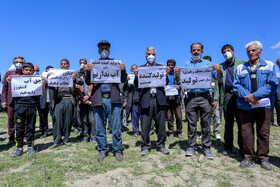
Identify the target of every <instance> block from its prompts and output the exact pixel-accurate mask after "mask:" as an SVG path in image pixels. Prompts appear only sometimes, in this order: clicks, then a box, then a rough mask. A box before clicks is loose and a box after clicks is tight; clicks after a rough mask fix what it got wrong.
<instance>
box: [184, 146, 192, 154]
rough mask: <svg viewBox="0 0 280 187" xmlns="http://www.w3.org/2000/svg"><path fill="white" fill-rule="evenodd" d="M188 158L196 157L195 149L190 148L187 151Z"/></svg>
mask: <svg viewBox="0 0 280 187" xmlns="http://www.w3.org/2000/svg"><path fill="white" fill-rule="evenodd" d="M185 155H186V156H193V155H194V149H193V148H192V147H189V148H188V149H187V150H186V154H185Z"/></svg>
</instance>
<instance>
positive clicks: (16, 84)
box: [11, 75, 42, 97]
mask: <svg viewBox="0 0 280 187" xmlns="http://www.w3.org/2000/svg"><path fill="white" fill-rule="evenodd" d="M11 91H12V96H13V97H28V96H36V95H42V79H41V76H40V75H13V76H12V80H11Z"/></svg>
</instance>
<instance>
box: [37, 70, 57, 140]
mask: <svg viewBox="0 0 280 187" xmlns="http://www.w3.org/2000/svg"><path fill="white" fill-rule="evenodd" d="M50 68H53V67H52V66H47V67H46V72H48V71H49V69H50ZM45 84H46V85H45V94H44V95H42V96H41V97H40V108H41V113H40V132H41V134H42V138H44V137H46V136H48V130H49V126H48V114H49V113H50V115H51V117H52V124H54V114H53V110H52V101H53V97H54V87H49V86H48V83H47V81H46V83H45Z"/></svg>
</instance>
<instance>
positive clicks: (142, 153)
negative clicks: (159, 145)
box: [141, 149, 149, 156]
mask: <svg viewBox="0 0 280 187" xmlns="http://www.w3.org/2000/svg"><path fill="white" fill-rule="evenodd" d="M148 154H149V151H148V149H144V150H142V152H141V155H142V156H147V155H148Z"/></svg>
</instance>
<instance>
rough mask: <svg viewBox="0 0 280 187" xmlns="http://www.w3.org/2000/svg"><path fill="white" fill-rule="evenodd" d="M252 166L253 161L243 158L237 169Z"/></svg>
mask: <svg viewBox="0 0 280 187" xmlns="http://www.w3.org/2000/svg"><path fill="white" fill-rule="evenodd" d="M252 164H254V161H253V160H249V159H247V158H245V159H244V160H243V161H242V162H240V165H239V167H241V168H246V167H248V166H250V165H252Z"/></svg>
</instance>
